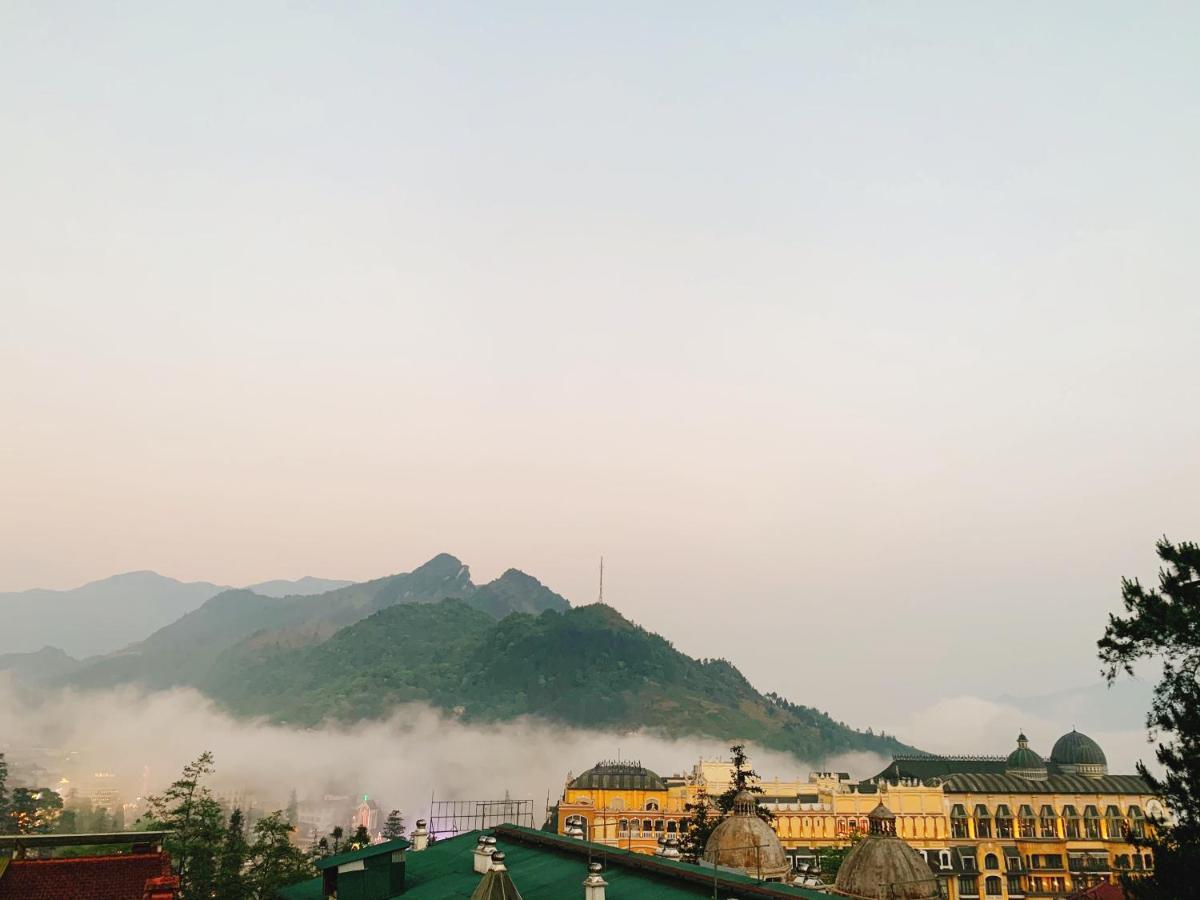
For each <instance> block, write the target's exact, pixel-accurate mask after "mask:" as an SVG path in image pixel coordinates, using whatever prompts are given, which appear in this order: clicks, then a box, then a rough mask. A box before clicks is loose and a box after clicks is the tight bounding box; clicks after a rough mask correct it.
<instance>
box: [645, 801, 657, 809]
mask: <svg viewBox="0 0 1200 900" xmlns="http://www.w3.org/2000/svg"><path fill="white" fill-rule="evenodd" d="M646 809H648V810H650V811H651V812H657V811H658V801H657V800H647V801H646Z"/></svg>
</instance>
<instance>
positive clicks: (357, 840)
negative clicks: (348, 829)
mask: <svg viewBox="0 0 1200 900" xmlns="http://www.w3.org/2000/svg"><path fill="white" fill-rule="evenodd" d="M369 843H371V832H369V831H367V826H366V825H359V826H358V827H357V828H356V829H354V836H353V837H352V838H350V847H351V849H362V848H363V847H365V846H367V844H369Z"/></svg>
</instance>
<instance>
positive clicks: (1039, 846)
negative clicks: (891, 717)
mask: <svg viewBox="0 0 1200 900" xmlns="http://www.w3.org/2000/svg"><path fill="white" fill-rule="evenodd" d="M731 771H732V770H731V767H730V766H729V764H728V763H724V762H711V761H705V760H701V761H700V762H699V763H697V764H696V765H695V766H694V767H693V769H692V771H691V772H690V773H688V774H686V775H678V776H672V777H668V778H662V777H660V776H658V775H656V774H655V773H654V772H651V771H649V770H648V769H645V768H643V767H641V766H640V765H637V764H631V763H601V764H599V765H597V766H595V767H593V768H592V769H589V770H588V771H587V772H584V773H583V774H582V775H580V776H578V777H577V778H572V779H569V780H568V782H567V784H566V786H565V788H564V791H563V795H562V799H561V800H560V802H559V805H558V818H557V827H558V830H559V831H560V833H564V834H570V833H573V832H572V829H578V832H574V833H578V834H579V836H581V837H586V838H589V839H591V840H595V841H600V842H603V843H608V844H612V845H616V846H621V847H628V848H630V849H633V850H635V851H639V852H644V853H653V852H655V851H657V850H658V847H659V838H660V837H669V836H672V835H674V834H677V833H678V831H679V829H680V820H682V819H686V818H687V817H688V812H687V810H686V805H687V804H688V803H689V802H692V801H694V800H695V799H696V798H697V797H698V796H699V795H700V794H701V792H703V793H704V794H707V795H708V796H715V795H717V794H720V793H722V792H723V791H725V790H726V789H727V788H728V786H729V783H730V775H731ZM758 786H759V787H760V788H762V791H763V793H762V794H761V795H760V796H759V803H760V805H761V806H763V807H765V808H767V809H769V810H771V811H772V812H773V813H774V816H775V823H774V827H775V831H776V833H777V834H778V836H779V839H780V842H781V843H782V845H783V848H784V851H785V853H786V855H787V857H788V860H789V863H790V864H791V865H792V866H793V867H794V868H795V869H797V870H799V869H800V868H801V867H802V866H804V865H806V864H807V865H809V866H813V865H816V866H820V863H821V857H822V855H823V854H827V853H828V852H829V851H830V850H833V849H835V848H841V847H845V846H847V845H848V844H849V843H850V842H851V841H852V840H854V838H855V837H856V836H857V835H863V834H866V833H867V831H868V828H869V825H868V816H869V815H870V813H871V811H872V810H873V809H874V808H875V807H876V806H877V805H878V804H879V803H880V802H881V801H882V802H883V803H884V805H885V806H886V807H887V809H888V810H890V811H891V813H893V814H894V815H895V833H896V834H897V835H898V836H899V837H901V838H903V839H904V840H905V841H906V842H907V843H908V844H910V845H911V846H912V847H913V848H915V849H916V850H917V851H918V852H920V853H921V854H922V855H923V856H924V857H925V858H926V860H927V861H928V862H929V864H930V866H931V868H932V869H933V870H934V872H935V873H936V874H937V875H938V877H939V879H940V880H941V881H942V882H943V885H944V889H945V891H944V892H945V895H946V896H947V897H949V898H951V900H959V898H962V900H975V898H979V900H1008V898H1024V897H1035V896H1036V897H1054V896H1064V895H1066V894H1069V893H1071V892H1073V891H1077V890H1079V889H1080V888H1083V887H1088V886H1091V885H1094V884H1097V883H1100V882H1104V881H1116V880H1117V879H1118V877H1119V875H1120V874H1121V873H1123V872H1130V873H1135V874H1136V873H1137V872H1138V871H1144V870H1146V869H1149V868H1151V867H1152V866H1153V860H1152V859H1151V858H1150V855H1149V853H1148V852H1146V851H1144V850H1141V849H1139V848H1137V847H1135V846H1134V845H1133V844H1132V843H1131V840H1130V839H1131V838H1133V837H1136V836H1138V835H1141V834H1146V833H1147V832H1148V831H1149V829H1150V828H1151V827H1152V826H1151V824H1150V820H1151V819H1154V818H1159V817H1162V815H1163V808H1162V805H1161V803H1160V802H1159V801H1158V800H1157V799H1156V798H1155V797H1154V796H1153V795H1152V794H1151V793H1150V792H1149V789H1148V787H1147V785H1146V783H1145V782H1144V781H1143V780H1142V778H1141V777H1140V776H1137V775H1109V774H1108V766H1107V761H1106V759H1105V757H1104V752H1103V750H1101V748H1100V747H1099V746H1098V745H1097V744H1096V742H1095V741H1093V740H1092V739H1091V738H1088V737H1087V736H1086V735H1083V734H1080V733H1079V732H1076V731H1072V732H1070V733H1068V734H1066V735H1063V736H1062V737H1061V738H1060V739H1059V740H1058V742H1057V743H1055V745H1054V749H1053V750H1052V752H1051V754H1050V758H1049V759H1048V760H1043V759H1042V757H1041V756H1039V755H1038V754H1037V753H1035V752H1034V751H1033V750H1032V749H1031V748H1030V746H1029V742H1028V740H1027V739H1026V737H1025V736H1024V735H1020V736H1019V738H1018V739H1017V747H1016V749H1014V750H1013V751H1012V753H1010V754H1009V755H1008V756H933V755H924V754H922V755H913V756H898V757H896V758H895V759H894V760H893V761H892V763H891V765H889V766H888V767H887V768H886V769H884V770H883V771H882V772H880V773H879V774H878V775H876V776H875V777H874V778H871V779H869V780H867V781H860V782H856V781H853V780H852V779H851V778H850V776H849V775H848V774H847V773H844V772H843V773H835V772H814V773H812V774H810V775H809V777H808V779H807V780H804V781H800V780H795V781H780V780H768V781H760V782H759V783H758Z"/></svg>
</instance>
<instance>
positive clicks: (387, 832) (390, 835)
mask: <svg viewBox="0 0 1200 900" xmlns="http://www.w3.org/2000/svg"><path fill="white" fill-rule="evenodd" d="M402 837H404V816H402V815H401V814H400V810H398V809H393V810H392V811H391V812H390V813H388V817H387V819H386V820H385V821H384V823H383V839H384V840H385V841H394V840H396V838H402Z"/></svg>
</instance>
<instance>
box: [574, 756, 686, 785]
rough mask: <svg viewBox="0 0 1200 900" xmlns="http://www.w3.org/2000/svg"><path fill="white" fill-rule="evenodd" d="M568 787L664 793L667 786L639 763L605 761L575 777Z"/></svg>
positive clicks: (656, 775)
mask: <svg viewBox="0 0 1200 900" xmlns="http://www.w3.org/2000/svg"><path fill="white" fill-rule="evenodd" d="M570 787H571V788H572V789H574V790H585V791H595V790H608V791H665V790H666V789H667V784H666V782H665V781H663V780H662V779H661V778H660V777H659V776H658V773H657V772H651V771H650V770H649V769H647V768H646V767H645V766H643V765H642V764H641V763H636V762H612V761H605V762H598V763H596V765H594V766H592V767H591V768H590V769H588V770H587V771H586V772H583V773H581V774H580V775H578V776H576V777H575V778H574V779H572V781H571V784H570Z"/></svg>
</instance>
